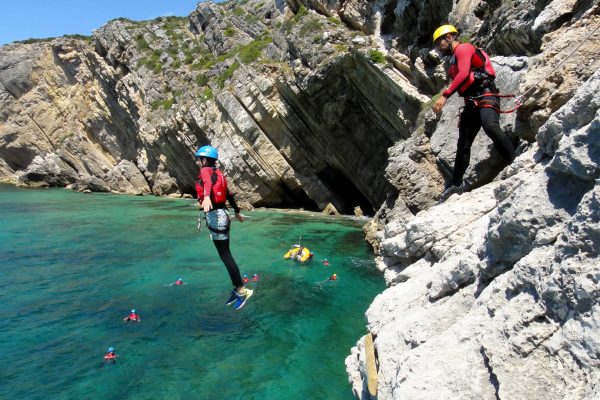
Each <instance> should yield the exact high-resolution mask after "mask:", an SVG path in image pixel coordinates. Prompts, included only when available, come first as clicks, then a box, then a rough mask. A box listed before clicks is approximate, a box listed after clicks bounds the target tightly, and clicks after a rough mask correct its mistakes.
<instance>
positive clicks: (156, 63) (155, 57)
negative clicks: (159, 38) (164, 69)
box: [138, 50, 162, 73]
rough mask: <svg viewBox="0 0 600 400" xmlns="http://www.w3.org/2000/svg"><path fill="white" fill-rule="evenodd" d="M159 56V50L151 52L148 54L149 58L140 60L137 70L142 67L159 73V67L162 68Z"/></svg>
mask: <svg viewBox="0 0 600 400" xmlns="http://www.w3.org/2000/svg"><path fill="white" fill-rule="evenodd" d="M160 54H161V53H160V51H159V50H154V51H152V53H151V54H150V56H149V57H147V58H142V59H141V60H140V61H139V62H138V68H139V67H142V66H146V67H148V69H149V70H151V71H154V72H156V73H158V72H160V70H161V66H162V64H161V62H160Z"/></svg>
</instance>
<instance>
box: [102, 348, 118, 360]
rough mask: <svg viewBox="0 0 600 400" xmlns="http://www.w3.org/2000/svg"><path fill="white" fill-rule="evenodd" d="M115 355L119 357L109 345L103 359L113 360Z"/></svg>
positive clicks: (115, 357)
mask: <svg viewBox="0 0 600 400" xmlns="http://www.w3.org/2000/svg"><path fill="white" fill-rule="evenodd" d="M117 357H119V355H118V354H115V349H113V348H112V347H109V348H108V352H107V353H106V354H105V355H104V359H105V360H106V361H114V360H116V359H117Z"/></svg>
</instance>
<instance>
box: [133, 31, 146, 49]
mask: <svg viewBox="0 0 600 400" xmlns="http://www.w3.org/2000/svg"><path fill="white" fill-rule="evenodd" d="M135 47H136V48H137V49H138V50H139V51H146V50H150V45H149V44H148V42H147V41H146V39H144V35H142V34H141V33H140V34H139V35H137V36H136V38H135Z"/></svg>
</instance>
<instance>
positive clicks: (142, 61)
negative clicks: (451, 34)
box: [0, 0, 600, 399]
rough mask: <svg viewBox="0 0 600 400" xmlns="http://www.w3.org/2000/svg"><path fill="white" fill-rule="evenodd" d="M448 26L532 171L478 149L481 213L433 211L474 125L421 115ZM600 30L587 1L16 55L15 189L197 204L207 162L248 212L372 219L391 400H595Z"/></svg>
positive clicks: (443, 9) (9, 134)
mask: <svg viewBox="0 0 600 400" xmlns="http://www.w3.org/2000/svg"><path fill="white" fill-rule="evenodd" d="M446 22H451V23H454V24H456V25H457V26H458V27H459V29H460V31H461V34H462V39H465V38H466V39H470V40H472V41H473V42H474V43H476V44H477V45H480V46H482V47H483V48H485V50H486V51H487V52H488V53H489V54H491V55H492V56H493V57H492V61H493V63H494V66H495V68H496V70H497V72H498V79H497V83H498V86H499V87H500V89H501V91H502V92H503V93H515V94H520V95H521V96H522V100H523V103H524V104H523V106H522V107H521V108H520V109H519V111H518V112H516V113H513V114H508V115H505V116H503V117H502V120H501V123H502V127H503V129H505V130H506V131H507V132H508V134H510V135H511V137H512V138H513V139H514V141H515V143H518V142H520V143H521V144H520V146H519V157H518V158H517V160H516V161H515V162H514V163H513V164H512V165H511V166H509V167H506V166H505V165H504V164H503V162H502V160H501V159H500V157H499V156H498V154H497V153H496V152H495V150H494V149H493V146H492V145H491V142H490V141H489V139H488V138H487V137H486V136H485V135H483V134H480V135H479V137H478V138H477V140H476V142H475V144H474V146H473V148H472V153H471V165H470V167H469V169H468V170H467V173H466V175H465V179H466V184H467V187H468V188H469V190H470V191H469V192H468V193H465V194H463V195H461V196H453V197H451V198H450V199H449V200H448V201H447V202H445V203H444V204H440V205H438V204H437V200H438V196H439V193H440V192H441V191H442V190H443V187H444V185H445V183H446V182H447V181H448V179H449V177H450V174H451V170H452V166H453V165H454V157H455V148H456V147H455V146H456V139H457V133H458V131H457V128H456V121H457V120H456V117H455V116H456V115H457V113H458V112H459V109H460V107H461V105H462V104H461V99H458V98H456V97H454V98H451V101H450V102H449V103H448V104H447V106H446V107H445V108H444V113H443V114H442V115H441V116H439V115H437V116H436V115H433V114H432V113H431V112H427V110H429V109H430V106H431V104H432V101H433V99H432V96H434V95H435V94H436V93H438V92H439V91H440V90H441V89H442V88H443V87H445V85H447V83H448V81H447V77H446V75H445V73H444V65H443V62H444V60H441V59H440V58H439V56H438V55H436V54H435V52H432V51H431V33H432V32H433V30H434V29H435V28H436V27H437V26H438V25H440V24H442V23H446ZM598 26H600V6H599V5H598V2H597V1H593V0H583V1H570V0H553V1H536V0H527V1H513V0H497V1H488V0H485V1H471V0H459V1H455V2H448V1H440V0H402V1H400V0H388V1H384V0H377V1H365V0H346V1H333V0H327V1H322V0H288V1H283V0H275V1H259V0H250V1H232V2H224V3H210V2H208V3H200V4H198V6H197V8H196V10H194V11H193V12H192V13H191V14H190V15H189V17H188V18H176V17H163V18H158V19H156V20H152V21H142V22H136V21H130V20H126V19H118V20H114V21H111V22H109V23H108V24H106V25H105V26H103V27H102V28H100V29H98V30H97V31H96V32H95V33H94V35H93V37H91V38H73V37H64V38H59V39H54V40H41V41H28V42H27V43H15V44H11V45H6V46H2V47H1V48H0V179H1V180H3V181H9V182H14V183H17V184H20V185H26V186H68V187H72V188H73V189H76V190H92V191H116V192H124V193H132V194H146V193H152V194H155V195H170V196H177V197H179V196H189V195H193V192H194V181H195V175H196V166H195V164H194V162H193V152H194V150H195V149H196V148H197V147H198V146H200V145H204V144H212V145H213V146H216V147H217V148H218V149H219V151H220V155H221V156H220V160H221V162H222V166H223V168H224V170H225V172H226V174H227V175H228V176H229V177H230V183H231V186H232V188H233V190H234V192H235V193H236V195H237V197H238V199H239V200H240V202H241V203H243V204H244V205H245V206H246V207H252V206H278V207H305V208H311V209H325V210H327V212H328V213H329V212H331V213H335V212H337V211H340V212H342V213H353V212H356V213H358V214H360V213H366V214H368V215H371V214H373V213H375V217H374V218H373V220H372V221H371V222H370V223H369V224H368V226H367V227H366V229H365V230H366V231H367V237H368V240H369V241H370V242H371V243H372V244H373V246H374V248H375V251H376V253H377V256H378V266H379V268H380V269H381V270H382V271H383V273H384V276H385V279H386V282H387V283H388V286H389V287H388V289H386V290H385V291H384V292H383V293H382V294H381V295H379V296H378V297H377V298H376V299H375V301H374V302H373V304H372V305H371V307H370V308H369V310H368V311H367V314H366V317H367V328H368V330H369V331H370V333H371V334H372V335H373V336H374V337H375V351H376V354H377V355H378V382H379V384H378V398H380V399H386V398H389V399H392V398H408V399H410V398H434V397H435V398H473V399H475V398H477V399H481V398H526V399H529V398H532V399H533V398H541V397H544V398H565V397H572V398H594V396H595V395H597V394H598V390H599V389H598V385H595V382H597V381H598V376H597V371H598V354H599V350H598V343H600V340H599V338H598V337H597V334H596V332H598V327H599V326H598V325H599V323H598V321H597V317H596V314H595V312H596V309H597V308H598V302H599V297H600V296H599V295H598V281H599V279H600V278H599V273H598V267H597V265H598V254H597V249H598V245H599V243H598V242H599V240H600V239H599V237H600V233H599V231H600V227H599V226H598V196H599V190H598V179H599V178H600V176H599V175H598V173H599V167H598V160H599V158H598V157H599V156H598V154H599V153H598V143H600V140H599V139H600V138H599V137H598V136H599V133H598V130H599V126H598V120H599V119H600V118H599V114H598V113H599V111H598V109H599V103H600V101H599V100H598V95H597V93H598V92H599V89H600V87H599V80H600V78H599V76H598V72H597V70H598V62H599V60H600V45H599V44H598V43H599V40H600V33H599V32H600V31H599V30H598V29H597V28H598ZM512 106H513V104H512V103H511V101H510V100H508V101H505V102H504V106H503V107H504V108H510V107H512ZM363 343H364V342H363V340H362V339H361V340H359V342H358V344H357V347H355V348H353V349H352V354H351V355H350V356H349V357H348V359H347V360H346V368H347V371H348V374H349V376H350V382H351V385H352V388H353V391H354V393H355V395H356V396H357V397H359V398H367V392H366V391H365V390H366V386H365V385H366V383H365V382H367V377H366V370H365V364H364V362H365V360H364V344H363Z"/></svg>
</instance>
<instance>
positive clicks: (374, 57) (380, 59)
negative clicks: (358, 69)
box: [369, 49, 385, 64]
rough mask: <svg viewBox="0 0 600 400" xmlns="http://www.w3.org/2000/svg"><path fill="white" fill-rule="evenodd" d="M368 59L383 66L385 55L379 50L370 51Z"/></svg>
mask: <svg viewBox="0 0 600 400" xmlns="http://www.w3.org/2000/svg"><path fill="white" fill-rule="evenodd" d="M369 59H370V60H371V61H373V62H374V63H378V64H384V63H385V55H384V54H383V53H382V52H381V51H379V50H374V49H373V50H371V51H370V52H369Z"/></svg>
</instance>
